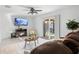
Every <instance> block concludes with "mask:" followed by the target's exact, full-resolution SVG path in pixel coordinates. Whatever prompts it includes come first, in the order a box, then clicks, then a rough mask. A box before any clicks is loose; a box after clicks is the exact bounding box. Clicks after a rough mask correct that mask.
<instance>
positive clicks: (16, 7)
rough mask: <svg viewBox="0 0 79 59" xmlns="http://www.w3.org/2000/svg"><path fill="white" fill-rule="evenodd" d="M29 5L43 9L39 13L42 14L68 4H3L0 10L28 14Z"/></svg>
mask: <svg viewBox="0 0 79 59" xmlns="http://www.w3.org/2000/svg"><path fill="white" fill-rule="evenodd" d="M28 7H34V8H35V9H36V10H43V11H41V12H39V14H38V15H40V14H45V13H49V12H53V11H55V10H58V9H61V8H64V7H67V6H66V5H1V6H0V11H2V12H3V13H8V14H18V15H20V14H23V15H27V14H28V11H27V10H29V8H28Z"/></svg>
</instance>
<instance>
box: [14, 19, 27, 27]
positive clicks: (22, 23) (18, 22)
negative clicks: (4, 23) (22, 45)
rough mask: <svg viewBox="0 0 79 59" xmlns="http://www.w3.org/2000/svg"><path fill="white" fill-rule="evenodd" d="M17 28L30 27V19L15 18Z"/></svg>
mask: <svg viewBox="0 0 79 59" xmlns="http://www.w3.org/2000/svg"><path fill="white" fill-rule="evenodd" d="M15 25H16V26H28V19H25V18H15Z"/></svg>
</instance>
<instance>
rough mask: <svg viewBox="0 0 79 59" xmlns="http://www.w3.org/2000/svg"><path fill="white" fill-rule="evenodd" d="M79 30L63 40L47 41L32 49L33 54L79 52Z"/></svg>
mask: <svg viewBox="0 0 79 59" xmlns="http://www.w3.org/2000/svg"><path fill="white" fill-rule="evenodd" d="M78 51H79V31H76V32H71V33H69V34H67V35H66V36H65V38H64V41H63V40H54V41H50V42H46V43H44V44H42V45H40V46H38V47H36V48H34V49H33V50H32V51H31V54H77V53H78Z"/></svg>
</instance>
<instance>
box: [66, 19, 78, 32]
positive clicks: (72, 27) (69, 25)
mask: <svg viewBox="0 0 79 59" xmlns="http://www.w3.org/2000/svg"><path fill="white" fill-rule="evenodd" d="M66 25H67V28H68V29H70V30H75V29H77V28H78V27H79V22H76V21H75V19H73V20H69V22H68V23H66Z"/></svg>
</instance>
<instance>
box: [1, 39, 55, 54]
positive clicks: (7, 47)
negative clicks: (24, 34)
mask: <svg viewBox="0 0 79 59" xmlns="http://www.w3.org/2000/svg"><path fill="white" fill-rule="evenodd" d="M53 40H54V39H50V40H47V39H43V38H38V43H37V46H39V45H41V44H43V43H45V42H47V41H53ZM24 44H25V42H24V38H13V39H5V40H2V41H1V42H0V54H29V53H30V51H31V50H32V49H34V48H35V45H34V42H31V44H29V42H28V44H27V47H26V48H24Z"/></svg>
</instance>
